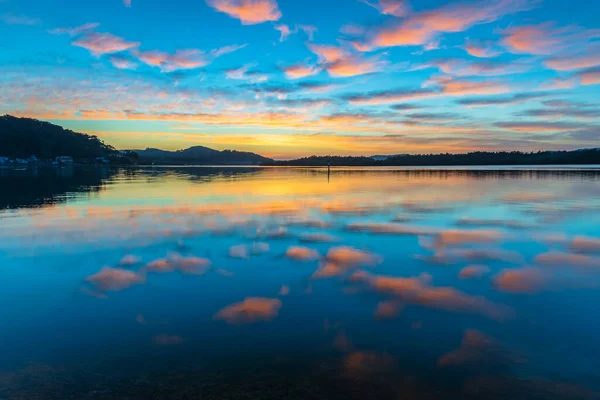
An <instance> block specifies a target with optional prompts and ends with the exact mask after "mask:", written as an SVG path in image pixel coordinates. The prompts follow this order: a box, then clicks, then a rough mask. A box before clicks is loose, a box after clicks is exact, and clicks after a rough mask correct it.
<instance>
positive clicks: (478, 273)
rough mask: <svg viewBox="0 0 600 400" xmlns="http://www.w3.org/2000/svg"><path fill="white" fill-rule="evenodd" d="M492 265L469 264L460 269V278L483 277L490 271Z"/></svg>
mask: <svg viewBox="0 0 600 400" xmlns="http://www.w3.org/2000/svg"><path fill="white" fill-rule="evenodd" d="M490 271H491V270H490V267H488V266H486V265H468V266H466V267H464V268H463V269H461V270H460V272H459V273H458V276H459V278H460V279H481V278H483V277H484V276H485V275H487V274H489V273H490Z"/></svg>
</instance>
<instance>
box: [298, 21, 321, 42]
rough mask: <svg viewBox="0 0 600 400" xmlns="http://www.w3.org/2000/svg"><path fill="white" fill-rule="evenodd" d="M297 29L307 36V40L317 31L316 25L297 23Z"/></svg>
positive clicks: (313, 37) (311, 38) (311, 39)
mask: <svg viewBox="0 0 600 400" xmlns="http://www.w3.org/2000/svg"><path fill="white" fill-rule="evenodd" d="M297 27H298V29H300V30H301V31H302V32H304V33H305V34H306V36H308V40H310V41H311V42H312V41H313V40H314V39H315V33H316V32H317V27H316V26H312V25H297Z"/></svg>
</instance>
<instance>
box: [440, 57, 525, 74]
mask: <svg viewBox="0 0 600 400" xmlns="http://www.w3.org/2000/svg"><path fill="white" fill-rule="evenodd" d="M431 65H434V66H436V67H438V68H439V69H440V70H441V71H442V72H444V73H445V74H448V75H453V76H500V75H513V74H518V73H522V72H527V71H529V70H530V69H531V68H532V67H533V64H531V63H530V62H522V61H513V62H509V63H507V62H500V61H492V60H481V61H475V62H473V61H468V60H462V59H457V58H447V59H440V60H436V61H433V62H432V63H431Z"/></svg>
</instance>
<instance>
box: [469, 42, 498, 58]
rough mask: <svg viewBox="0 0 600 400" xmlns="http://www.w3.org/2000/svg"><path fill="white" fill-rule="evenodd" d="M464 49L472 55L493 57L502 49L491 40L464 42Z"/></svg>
mask: <svg viewBox="0 0 600 400" xmlns="http://www.w3.org/2000/svg"><path fill="white" fill-rule="evenodd" d="M464 49H465V51H466V52H467V53H469V54H470V55H472V56H473V57H478V58H493V57H498V56H499V55H500V54H502V51H501V50H500V49H498V48H497V47H496V46H495V44H494V43H492V42H477V41H469V42H467V43H465V46H464Z"/></svg>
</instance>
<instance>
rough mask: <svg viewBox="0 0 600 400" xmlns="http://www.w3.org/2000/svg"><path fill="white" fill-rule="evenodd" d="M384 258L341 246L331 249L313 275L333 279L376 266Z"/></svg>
mask: <svg viewBox="0 0 600 400" xmlns="http://www.w3.org/2000/svg"><path fill="white" fill-rule="evenodd" d="M381 261H382V258H381V257H380V256H378V255H376V254H373V253H370V252H365V251H361V250H357V249H354V248H352V247H347V246H340V247H333V248H331V249H329V251H328V252H327V255H326V256H325V261H324V262H323V263H322V264H321V265H320V266H319V269H318V270H317V271H316V272H315V273H314V274H313V275H312V277H313V278H331V277H333V276H340V275H343V274H345V273H347V272H348V271H349V270H352V269H353V268H357V267H360V266H375V265H376V264H378V263H380V262H381Z"/></svg>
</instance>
